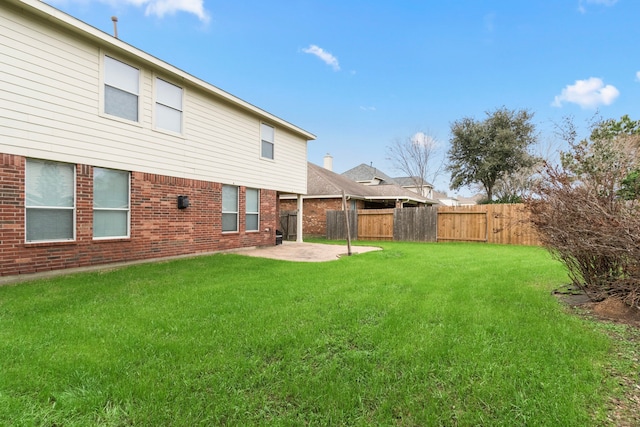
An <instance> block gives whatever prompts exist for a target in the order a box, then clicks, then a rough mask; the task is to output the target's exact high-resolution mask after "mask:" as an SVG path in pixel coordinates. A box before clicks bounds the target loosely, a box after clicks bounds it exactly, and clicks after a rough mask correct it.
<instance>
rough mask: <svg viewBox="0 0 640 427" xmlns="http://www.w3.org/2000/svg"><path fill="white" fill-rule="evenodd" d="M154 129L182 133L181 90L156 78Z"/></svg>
mask: <svg viewBox="0 0 640 427" xmlns="http://www.w3.org/2000/svg"><path fill="white" fill-rule="evenodd" d="M156 128H158V129H164V130H169V131H172V132H176V133H182V88H181V87H179V86H176V85H174V84H171V83H169V82H167V81H164V80H162V79H159V78H156Z"/></svg>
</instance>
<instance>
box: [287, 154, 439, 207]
mask: <svg viewBox="0 0 640 427" xmlns="http://www.w3.org/2000/svg"><path fill="white" fill-rule="evenodd" d="M342 190H344V192H345V195H346V196H347V197H349V198H351V199H360V200H396V199H402V200H407V201H412V202H415V203H427V204H435V203H436V201H435V200H430V199H427V198H424V197H422V196H420V195H419V194H417V193H414V192H413V191H409V190H407V189H405V188H402V187H400V186H399V185H397V184H393V183H392V184H388V185H363V184H359V183H357V182H355V181H352V180H351V179H349V178H346V177H345V176H343V175H340V174H337V173H335V172H332V171H330V170H328V169H325V168H323V167H321V166H318V165H315V164H313V163H307V194H306V195H305V196H304V198H316V199H320V198H337V197H342ZM283 198H286V196H285V197H283Z"/></svg>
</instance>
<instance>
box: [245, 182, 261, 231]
mask: <svg viewBox="0 0 640 427" xmlns="http://www.w3.org/2000/svg"><path fill="white" fill-rule="evenodd" d="M245 198H246V209H245V211H246V212H245V224H246V231H258V230H259V229H260V190H258V189H256V188H247V192H246V197H245Z"/></svg>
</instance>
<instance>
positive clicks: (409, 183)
mask: <svg viewBox="0 0 640 427" xmlns="http://www.w3.org/2000/svg"><path fill="white" fill-rule="evenodd" d="M392 179H393V181H394V182H395V183H396V184H398V185H400V186H402V187H415V186H416V183H420V181H422V185H423V186H425V187H431V188H433V184H431V183H429V182H427V181H425V180H424V179H422V178H420V177H418V176H396V177H393V178H392Z"/></svg>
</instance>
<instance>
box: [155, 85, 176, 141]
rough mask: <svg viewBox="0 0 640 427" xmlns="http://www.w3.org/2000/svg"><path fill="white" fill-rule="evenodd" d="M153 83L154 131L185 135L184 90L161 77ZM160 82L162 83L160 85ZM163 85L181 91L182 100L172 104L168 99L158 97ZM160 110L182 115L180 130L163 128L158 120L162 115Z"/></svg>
mask: <svg viewBox="0 0 640 427" xmlns="http://www.w3.org/2000/svg"><path fill="white" fill-rule="evenodd" d="M153 81H154V129H155V130H158V131H161V132H170V133H172V134H178V135H182V134H183V133H184V88H183V87H182V86H178V85H177V84H175V83H172V82H171V81H169V80H168V79H165V78H162V77H160V76H155V78H154V80H153ZM160 81H161V82H162V83H159V82H160ZM161 84H166V85H170V86H173V87H175V88H177V89H179V90H180V100H179V102H178V103H177V104H175V103H172V102H171V101H170V100H168V99H161V97H159V96H158V88H159V85H161ZM172 104H173V105H172ZM178 104H179V105H178ZM159 108H166V109H168V110H171V111H174V112H178V113H179V114H180V126H179V127H180V129H178V130H175V129H170V128H168V127H163V126H162V124H161V123H160V120H158V118H159V116H160V113H159V112H158V110H159Z"/></svg>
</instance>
